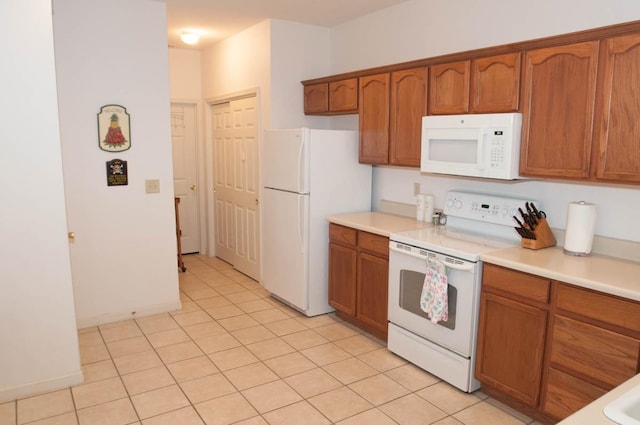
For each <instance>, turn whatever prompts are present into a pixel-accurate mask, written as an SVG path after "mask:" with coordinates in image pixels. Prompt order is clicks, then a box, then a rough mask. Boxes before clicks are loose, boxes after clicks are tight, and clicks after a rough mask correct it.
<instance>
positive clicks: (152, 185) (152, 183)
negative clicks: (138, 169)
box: [144, 179, 160, 193]
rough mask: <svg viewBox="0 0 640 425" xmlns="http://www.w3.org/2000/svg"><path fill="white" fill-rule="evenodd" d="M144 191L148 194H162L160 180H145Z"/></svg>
mask: <svg viewBox="0 0 640 425" xmlns="http://www.w3.org/2000/svg"><path fill="white" fill-rule="evenodd" d="M144 190H145V192H146V193H160V180H157V179H152V180H145V181H144Z"/></svg>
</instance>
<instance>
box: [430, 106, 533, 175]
mask: <svg viewBox="0 0 640 425" xmlns="http://www.w3.org/2000/svg"><path fill="white" fill-rule="evenodd" d="M521 131H522V114H520V113H515V112H514V113H504V114H468V115H429V116H426V117H423V118H422V150H421V158H420V171H421V172H424V173H437V174H449V175H455V176H470V177H483V178H489V179H501V180H515V179H518V178H520V177H519V173H518V170H519V164H520V135H521Z"/></svg>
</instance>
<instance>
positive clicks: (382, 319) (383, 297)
mask: <svg viewBox="0 0 640 425" xmlns="http://www.w3.org/2000/svg"><path fill="white" fill-rule="evenodd" d="M388 276H389V261H388V260H387V259H386V258H381V257H378V256H375V255H371V254H367V253H366V252H360V254H359V255H358V296H357V300H358V308H357V311H358V315H357V317H358V319H360V320H361V321H362V322H364V323H366V324H367V325H369V326H371V327H373V328H374V329H377V330H378V331H380V332H381V333H382V334H384V335H386V334H387V327H388V322H387V299H388V286H389V283H388V280H389V278H388Z"/></svg>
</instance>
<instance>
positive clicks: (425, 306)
mask: <svg viewBox="0 0 640 425" xmlns="http://www.w3.org/2000/svg"><path fill="white" fill-rule="evenodd" d="M448 286H449V285H448V284H447V272H446V267H445V265H444V264H442V263H441V262H440V261H438V260H433V259H427V273H426V274H425V276H424V284H423V285H422V294H421V296H420V308H421V309H422V311H424V312H425V313H427V315H428V316H429V319H430V320H431V323H438V322H439V321H444V322H446V321H447V320H449V300H448V298H447V288H448Z"/></svg>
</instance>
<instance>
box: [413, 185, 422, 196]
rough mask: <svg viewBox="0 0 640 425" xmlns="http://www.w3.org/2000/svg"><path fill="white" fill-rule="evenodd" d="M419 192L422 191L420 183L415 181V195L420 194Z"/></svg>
mask: <svg viewBox="0 0 640 425" xmlns="http://www.w3.org/2000/svg"><path fill="white" fill-rule="evenodd" d="M418 193H420V183H414V184H413V196H418Z"/></svg>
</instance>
